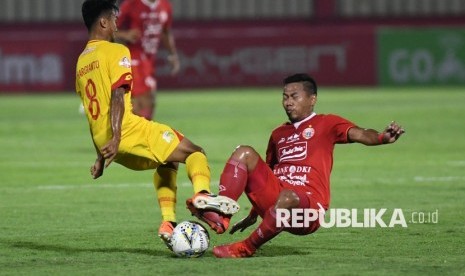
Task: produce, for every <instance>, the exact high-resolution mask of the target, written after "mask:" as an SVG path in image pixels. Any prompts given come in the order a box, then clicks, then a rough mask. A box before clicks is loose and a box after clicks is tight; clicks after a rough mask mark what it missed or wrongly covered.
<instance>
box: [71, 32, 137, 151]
mask: <svg viewBox="0 0 465 276" xmlns="http://www.w3.org/2000/svg"><path fill="white" fill-rule="evenodd" d="M131 86H132V73H131V56H130V53H129V50H128V48H127V47H126V46H124V45H122V44H118V43H112V42H109V41H105V40H91V41H89V42H88V43H87V45H86V47H85V49H84V51H83V52H82V53H81V55H80V56H79V59H78V62H77V66H76V92H77V93H78V94H79V96H80V97H81V100H82V103H83V105H84V109H85V112H86V116H87V120H88V122H89V127H90V130H91V133H92V138H93V139H94V142H95V144H96V145H97V146H98V147H99V148H100V147H102V146H103V145H104V144H105V143H106V142H107V141H108V140H110V139H111V137H112V136H113V133H112V129H111V122H110V99H111V92H112V91H113V90H115V89H116V88H118V87H124V88H125V89H126V91H127V93H126V94H125V96H124V105H125V111H124V116H123V122H122V126H121V131H122V133H121V136H122V137H123V136H124V135H125V132H127V131H128V130H130V129H132V128H133V127H135V125H136V124H137V123H138V122H140V121H141V119H140V117H139V116H136V115H134V114H133V113H132V105H131Z"/></svg>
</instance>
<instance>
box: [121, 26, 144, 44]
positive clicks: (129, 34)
mask: <svg viewBox="0 0 465 276" xmlns="http://www.w3.org/2000/svg"><path fill="white" fill-rule="evenodd" d="M115 35H116V39H117V40H119V41H122V42H123V43H129V44H134V43H136V42H137V41H138V40H139V39H140V38H141V35H142V34H141V32H140V31H139V30H138V29H128V30H118V31H117V32H116V33H115Z"/></svg>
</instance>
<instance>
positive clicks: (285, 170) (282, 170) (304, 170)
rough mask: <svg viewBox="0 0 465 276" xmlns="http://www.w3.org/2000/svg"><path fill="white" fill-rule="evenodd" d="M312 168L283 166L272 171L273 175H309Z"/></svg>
mask: <svg viewBox="0 0 465 276" xmlns="http://www.w3.org/2000/svg"><path fill="white" fill-rule="evenodd" d="M311 170H312V167H310V166H294V165H292V166H283V167H279V168H275V169H273V173H274V174H275V175H279V174H286V173H310V171H311Z"/></svg>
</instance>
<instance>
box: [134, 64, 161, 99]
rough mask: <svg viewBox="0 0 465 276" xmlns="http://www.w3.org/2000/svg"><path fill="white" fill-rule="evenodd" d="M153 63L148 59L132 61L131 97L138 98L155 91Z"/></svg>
mask: <svg viewBox="0 0 465 276" xmlns="http://www.w3.org/2000/svg"><path fill="white" fill-rule="evenodd" d="M153 66H154V65H153V62H152V60H151V59H148V58H140V59H133V60H132V64H131V68H132V78H133V82H132V96H136V97H137V96H139V95H142V94H145V93H150V92H152V91H153V90H155V88H156V86H157V82H156V80H155V78H154V77H153V76H154V68H153Z"/></svg>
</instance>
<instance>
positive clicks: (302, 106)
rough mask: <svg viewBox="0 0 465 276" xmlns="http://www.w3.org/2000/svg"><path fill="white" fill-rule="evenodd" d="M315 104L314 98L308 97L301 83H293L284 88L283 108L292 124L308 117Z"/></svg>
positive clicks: (312, 96)
mask: <svg viewBox="0 0 465 276" xmlns="http://www.w3.org/2000/svg"><path fill="white" fill-rule="evenodd" d="M315 103H316V96H315V95H309V94H308V93H307V92H306V91H305V90H304V86H303V84H302V83H300V82H294V83H289V84H286V85H285V86H284V92H283V107H284V110H285V111H286V114H287V117H288V118H289V120H290V121H291V122H292V123H294V122H298V121H301V120H303V119H305V118H306V117H308V116H310V114H312V112H313V106H314V105H315Z"/></svg>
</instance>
